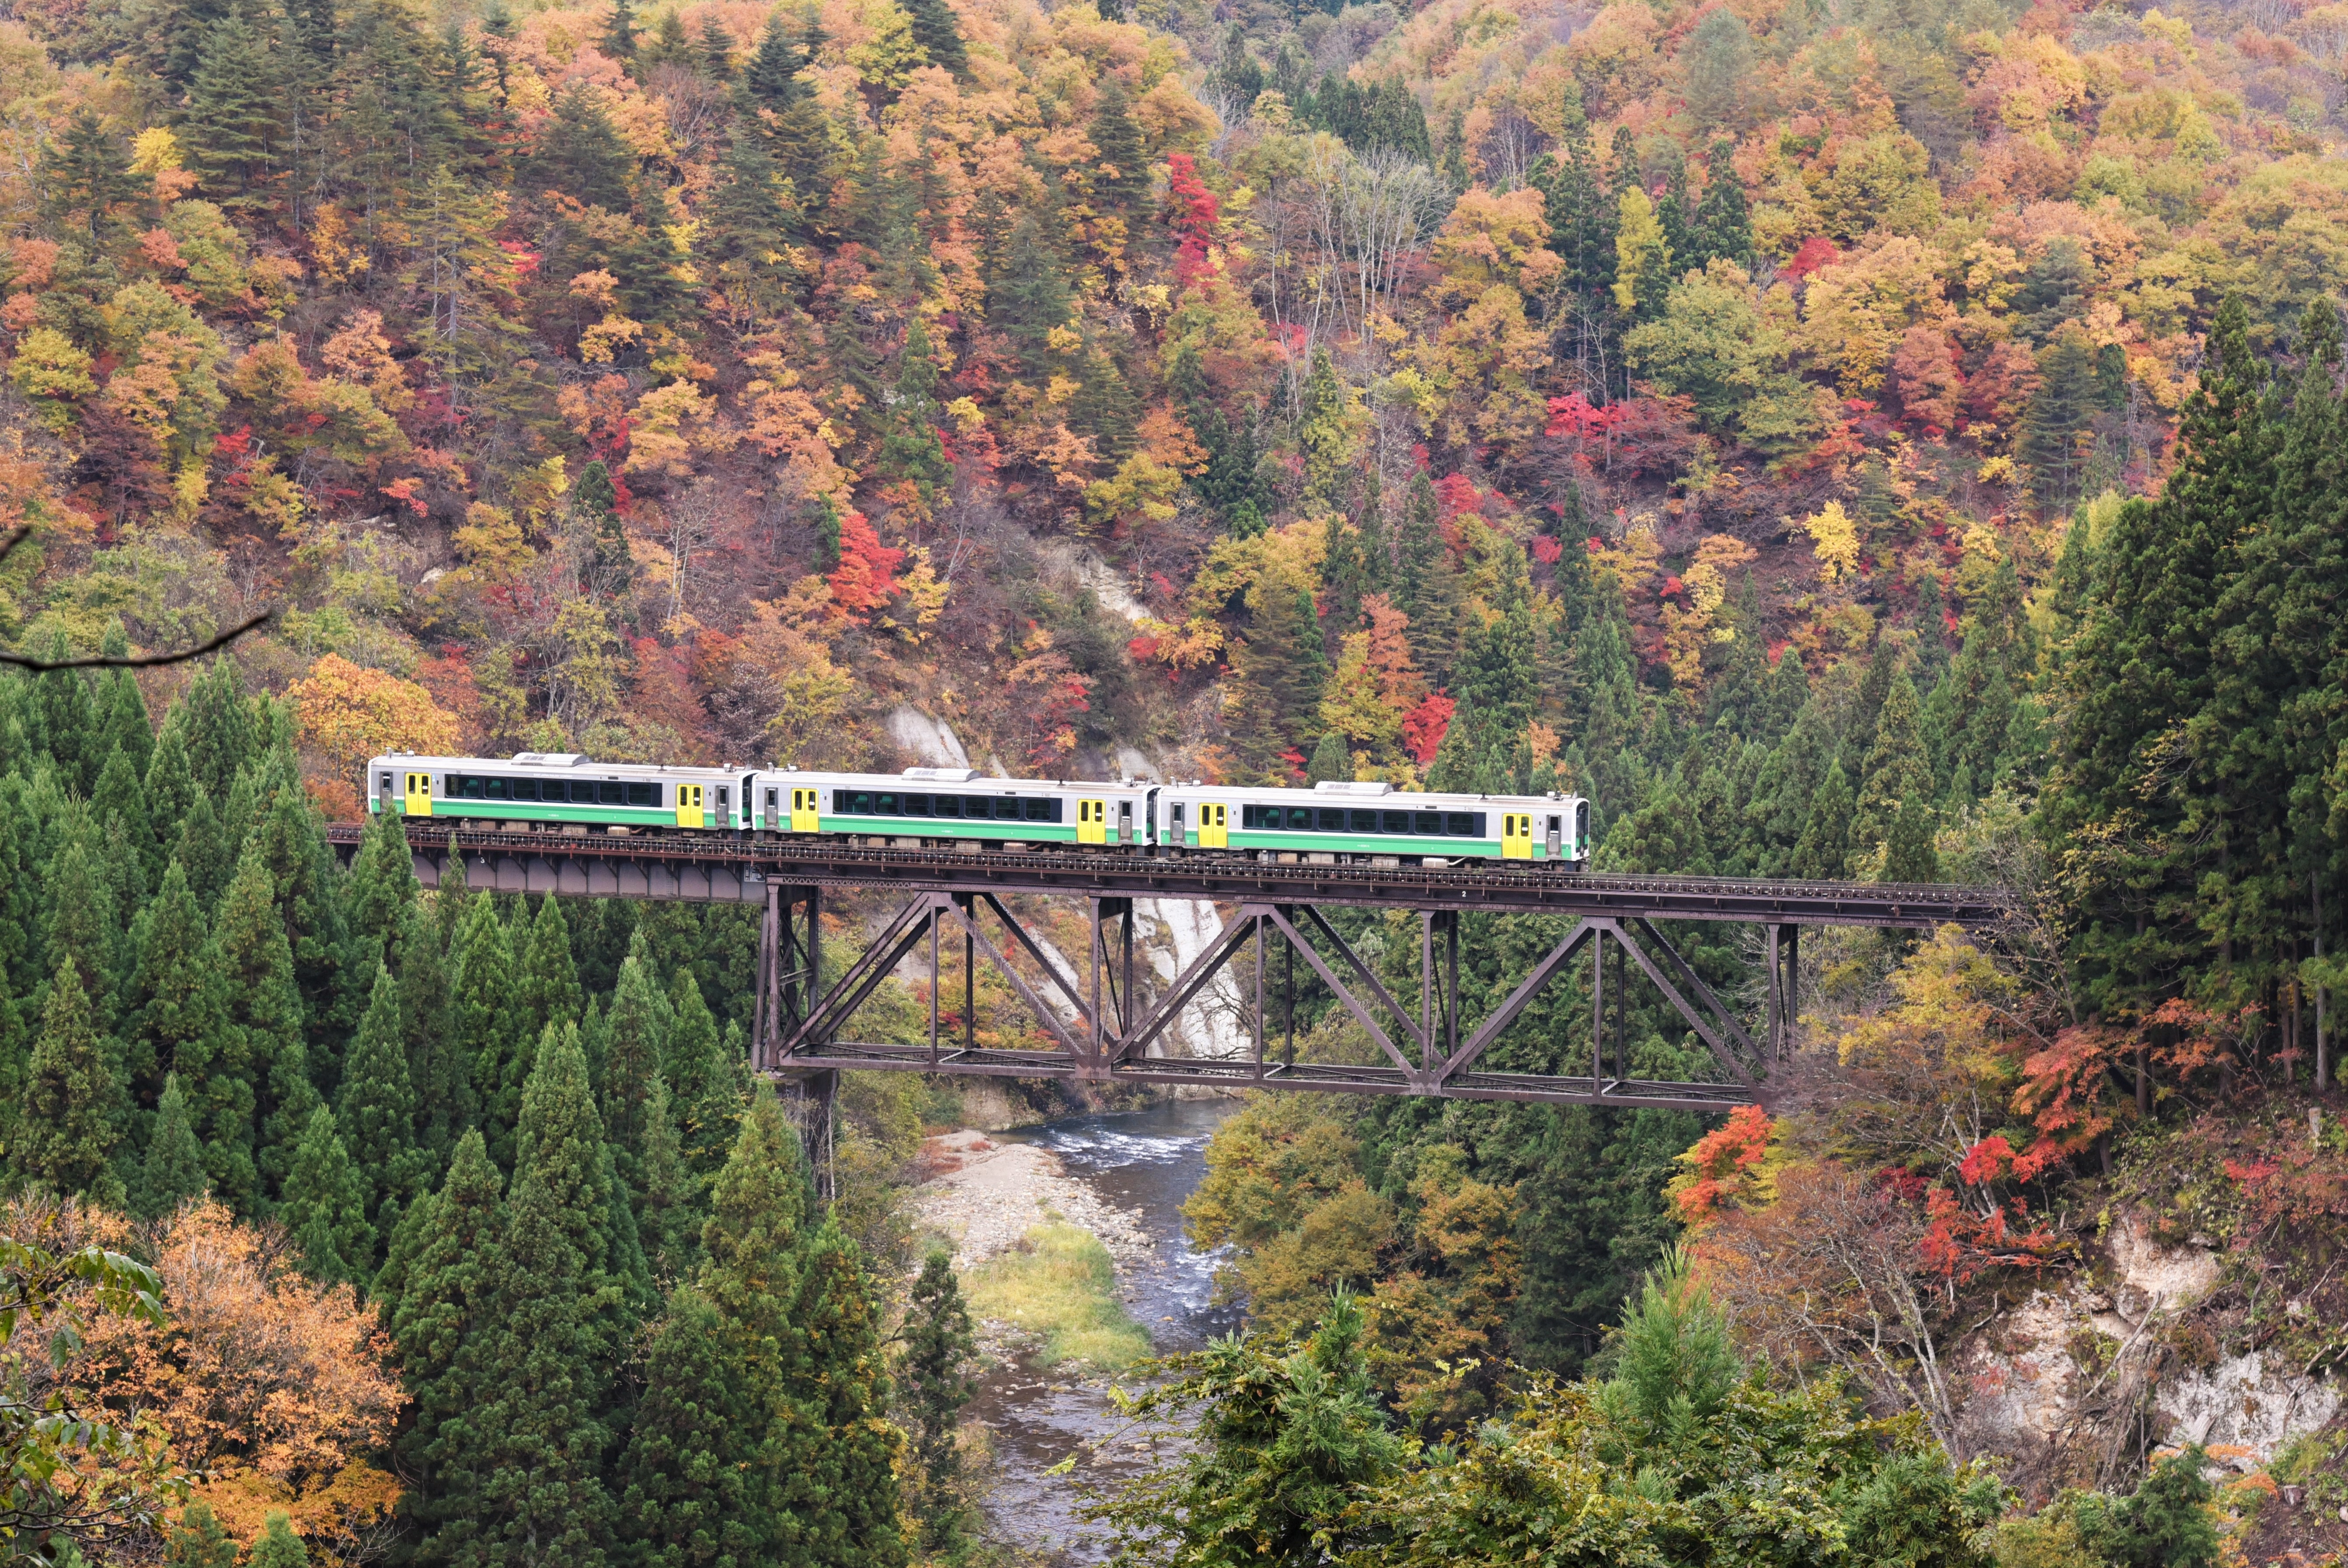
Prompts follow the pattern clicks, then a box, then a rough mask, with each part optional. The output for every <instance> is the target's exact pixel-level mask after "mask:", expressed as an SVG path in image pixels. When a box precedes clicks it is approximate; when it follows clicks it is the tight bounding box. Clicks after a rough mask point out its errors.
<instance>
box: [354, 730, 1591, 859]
mask: <svg viewBox="0 0 2348 1568" xmlns="http://www.w3.org/2000/svg"><path fill="white" fill-rule="evenodd" d="M367 771H368V775H369V779H368V781H369V782H371V783H372V784H373V785H374V788H373V789H365V790H363V793H364V795H365V797H366V802H367V811H368V814H369V815H370V816H378V815H382V814H384V813H387V812H397V813H399V814H401V815H403V816H408V817H432V818H436V819H438V818H448V819H451V820H460V821H468V822H471V823H473V824H476V825H479V826H485V827H493V828H497V829H499V830H505V831H508V832H533V833H558V834H561V833H571V834H579V833H606V834H610V833H656V834H688V835H695V834H723V835H727V836H731V837H736V838H746V839H772V840H779V839H783V838H787V837H795V836H800V835H809V834H813V835H823V836H828V837H833V838H837V839H841V840H844V841H847V842H848V843H849V844H850V845H852V846H855V847H858V848H863V849H881V848H890V849H902V850H951V851H964V852H974V851H1006V852H1018V851H1062V852H1071V853H1077V854H1084V853H1099V854H1128V855H1160V856H1187V855H1225V856H1243V857H1247V858H1251V859H1257V860H1262V861H1277V862H1281V863H1284V864H1299V863H1303V864H1321V865H1370V866H1397V867H1398V866H1423V867H1457V866H1478V865H1502V864H1505V863H1507V862H1509V861H1523V862H1526V863H1527V865H1528V866H1529V867H1531V868H1540V869H1546V870H1550V871H1556V872H1564V873H1569V874H1570V873H1572V872H1580V871H1581V870H1582V869H1584V868H1585V867H1586V866H1587V865H1588V863H1589V860H1590V802H1589V801H1588V800H1586V799H1582V798H1581V797H1580V796H1577V795H1565V794H1550V795H1468V794H1451V793H1432V792H1419V791H1403V790H1398V789H1395V787H1394V786H1393V785H1391V784H1387V783H1357V782H1351V781H1334V780H1333V781H1327V782H1323V783H1319V784H1315V785H1313V786H1312V787H1311V788H1309V789H1255V788H1243V787H1238V786H1233V785H1224V784H1202V783H1200V782H1198V781H1196V780H1193V781H1191V782H1189V783H1179V782H1178V783H1172V784H1163V783H1154V782H1150V781H1148V780H1142V779H1120V780H1117V781H1115V782H1104V781H1097V780H1090V779H997V778H991V777H988V776H986V775H984V774H982V773H980V772H978V771H977V770H976V769H969V768H908V769H905V770H904V771H902V772H901V773H835V772H827V771H822V770H818V769H797V768H695V767H683V766H675V765H670V764H652V763H626V762H597V761H595V760H593V759H592V758H588V757H584V756H582V755H580V754H579V753H576V752H568V751H522V752H517V753H515V754H514V755H513V756H511V757H507V758H491V757H420V756H411V755H409V754H407V753H405V752H392V753H388V754H386V755H384V756H380V757H376V758H373V759H371V760H370V761H369V763H368V765H367Z"/></svg>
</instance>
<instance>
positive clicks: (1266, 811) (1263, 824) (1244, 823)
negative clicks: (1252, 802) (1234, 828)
mask: <svg viewBox="0 0 2348 1568" xmlns="http://www.w3.org/2000/svg"><path fill="white" fill-rule="evenodd" d="M1240 826H1241V827H1242V828H1254V829H1256V830H1263V829H1266V828H1277V827H1279V826H1280V808H1279V807H1277V806H1242V807H1241V808H1240Z"/></svg>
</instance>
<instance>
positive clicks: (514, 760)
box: [367, 751, 758, 779]
mask: <svg viewBox="0 0 2348 1568" xmlns="http://www.w3.org/2000/svg"><path fill="white" fill-rule="evenodd" d="M367 766H368V767H370V768H427V769H454V770H456V771H458V772H476V771H478V772H483V773H488V772H499V773H573V774H581V775H584V776H587V777H591V778H596V779H659V778H663V777H668V778H678V777H693V776H695V775H705V776H707V777H709V778H713V779H737V778H739V777H741V776H742V775H743V774H745V773H755V772H757V771H758V769H754V768H747V767H744V766H742V765H740V764H738V763H726V764H724V765H722V766H719V767H716V768H700V767H693V766H689V765H686V764H683V763H673V762H598V761H596V760H595V759H594V758H592V757H587V756H583V755H582V754H581V753H579V752H576V751H517V752H515V753H514V754H513V755H512V756H511V757H426V756H420V755H418V754H417V753H414V752H407V751H389V752H384V753H381V754H380V755H377V756H375V757H371V758H367Z"/></svg>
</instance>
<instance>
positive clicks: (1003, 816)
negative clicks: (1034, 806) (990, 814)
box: [994, 795, 1026, 822]
mask: <svg viewBox="0 0 2348 1568" xmlns="http://www.w3.org/2000/svg"><path fill="white" fill-rule="evenodd" d="M1025 815H1026V812H1025V810H1024V809H1023V803H1022V802H1021V800H1020V799H1019V797H1018V796H1016V795H1005V796H1004V797H1003V798H1002V799H999V800H997V801H995V803H994V816H995V820H997V821H1003V822H1015V821H1017V820H1019V819H1020V818H1022V817H1024V816H1025Z"/></svg>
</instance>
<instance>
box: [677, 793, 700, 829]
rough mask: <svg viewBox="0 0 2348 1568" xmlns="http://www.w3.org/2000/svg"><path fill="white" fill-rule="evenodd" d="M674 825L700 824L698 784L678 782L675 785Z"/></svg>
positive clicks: (689, 825)
mask: <svg viewBox="0 0 2348 1568" xmlns="http://www.w3.org/2000/svg"><path fill="white" fill-rule="evenodd" d="M676 825H677V826H678V827H680V828H698V827H700V826H701V825H702V811H701V786H700V785H698V784H680V785H678V786H677V787H676Z"/></svg>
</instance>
